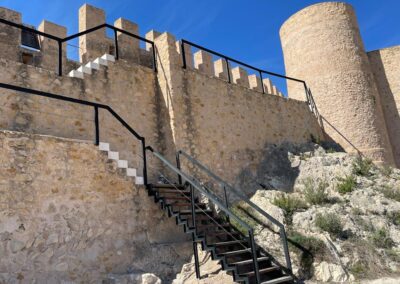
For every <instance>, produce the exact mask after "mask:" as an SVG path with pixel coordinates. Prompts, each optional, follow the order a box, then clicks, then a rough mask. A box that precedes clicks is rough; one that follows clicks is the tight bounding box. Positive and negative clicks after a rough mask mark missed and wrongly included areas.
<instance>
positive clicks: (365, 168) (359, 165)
mask: <svg viewBox="0 0 400 284" xmlns="http://www.w3.org/2000/svg"><path fill="white" fill-rule="evenodd" d="M373 167H374V164H373V162H372V160H371V159H368V158H363V157H361V156H358V157H357V158H356V159H355V160H354V162H353V174H355V175H358V176H363V177H369V176H371V175H372V169H373Z"/></svg>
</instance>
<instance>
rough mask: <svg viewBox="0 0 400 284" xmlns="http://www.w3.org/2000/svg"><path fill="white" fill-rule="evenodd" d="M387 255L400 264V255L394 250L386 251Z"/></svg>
mask: <svg viewBox="0 0 400 284" xmlns="http://www.w3.org/2000/svg"><path fill="white" fill-rule="evenodd" d="M385 253H386V255H387V256H388V257H389V258H390V259H392V260H393V261H395V262H400V254H399V253H398V252H396V251H395V250H393V249H386V250H385Z"/></svg>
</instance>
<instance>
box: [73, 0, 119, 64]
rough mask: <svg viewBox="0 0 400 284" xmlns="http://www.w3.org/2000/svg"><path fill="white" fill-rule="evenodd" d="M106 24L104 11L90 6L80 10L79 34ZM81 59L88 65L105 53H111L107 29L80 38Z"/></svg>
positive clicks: (85, 5)
mask: <svg viewBox="0 0 400 284" xmlns="http://www.w3.org/2000/svg"><path fill="white" fill-rule="evenodd" d="M105 22H106V15H105V12H104V10H102V9H99V8H97V7H94V6H91V5H89V4H84V5H83V6H81V7H80V8H79V32H82V31H85V30H87V29H90V28H93V27H96V26H98V25H101V24H104V23H105ZM79 47H80V49H79V58H80V61H81V62H82V63H87V62H88V61H90V60H93V59H95V58H97V57H99V56H102V55H103V54H104V53H110V50H111V49H113V48H112V42H111V40H110V39H108V38H107V36H106V29H105V28H102V29H99V30H97V31H94V32H92V33H89V34H86V35H83V36H81V37H79Z"/></svg>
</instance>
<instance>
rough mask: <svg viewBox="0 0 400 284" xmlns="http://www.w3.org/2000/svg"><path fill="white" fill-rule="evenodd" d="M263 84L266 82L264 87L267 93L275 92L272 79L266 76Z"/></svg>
mask: <svg viewBox="0 0 400 284" xmlns="http://www.w3.org/2000/svg"><path fill="white" fill-rule="evenodd" d="M263 84H264V88H265V93H266V94H273V85H272V81H271V79H269V78H264V79H263Z"/></svg>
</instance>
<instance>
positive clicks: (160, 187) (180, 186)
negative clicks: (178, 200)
mask: <svg viewBox="0 0 400 284" xmlns="http://www.w3.org/2000/svg"><path fill="white" fill-rule="evenodd" d="M151 187H152V188H153V189H163V188H166V189H173V188H174V189H176V188H180V189H183V188H184V186H183V185H180V184H161V183H160V184H158V183H156V184H152V185H151Z"/></svg>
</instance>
